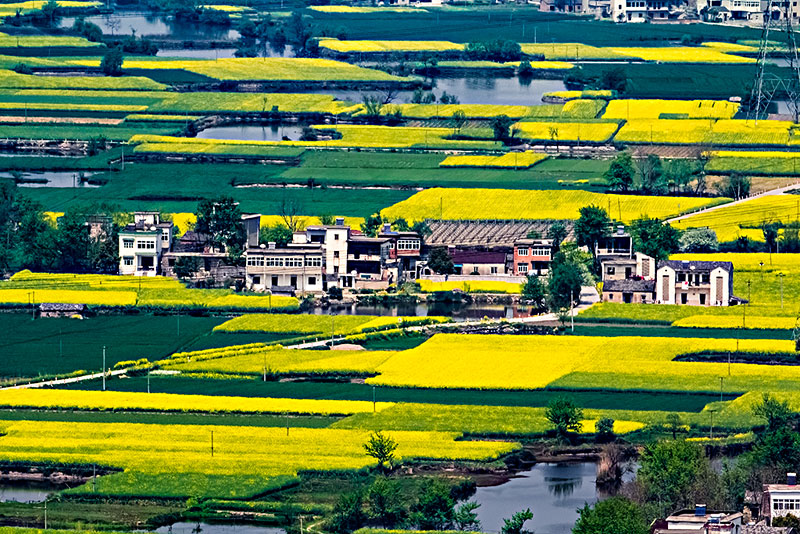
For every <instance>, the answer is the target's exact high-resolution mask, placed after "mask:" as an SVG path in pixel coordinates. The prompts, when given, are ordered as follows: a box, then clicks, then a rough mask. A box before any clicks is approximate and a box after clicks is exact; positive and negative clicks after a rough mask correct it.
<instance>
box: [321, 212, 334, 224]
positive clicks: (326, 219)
mask: <svg viewBox="0 0 800 534" xmlns="http://www.w3.org/2000/svg"><path fill="white" fill-rule="evenodd" d="M335 222H336V217H334V216H333V215H331V214H330V213H323V214H322V215H320V216H319V223H320V224H321V225H323V226H331V225H333V223H335Z"/></svg>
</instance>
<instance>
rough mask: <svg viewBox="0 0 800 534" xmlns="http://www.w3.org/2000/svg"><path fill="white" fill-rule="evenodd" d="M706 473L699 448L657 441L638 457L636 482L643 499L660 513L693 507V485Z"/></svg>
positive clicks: (706, 468) (687, 444)
mask: <svg viewBox="0 0 800 534" xmlns="http://www.w3.org/2000/svg"><path fill="white" fill-rule="evenodd" d="M707 470H710V465H709V463H708V459H707V458H706V457H705V456H704V455H703V449H702V448H701V447H700V446H699V445H698V444H696V443H691V442H688V441H659V442H657V443H651V444H650V445H647V446H646V447H645V448H644V450H643V451H642V454H641V456H640V467H639V471H638V472H637V475H636V479H637V482H638V483H639V484H641V487H642V490H643V492H644V496H645V499H646V500H647V501H648V502H651V503H653V504H654V505H655V506H656V507H657V509H658V510H657V512H658V513H661V514H664V513H668V512H670V511H672V510H675V509H677V508H681V507H685V506H693V505H694V503H695V502H705V501H695V500H694V498H695V497H694V489H695V482H696V480H697V479H698V478H699V476H700V474H701V472H702V471H707ZM707 504H710V503H707Z"/></svg>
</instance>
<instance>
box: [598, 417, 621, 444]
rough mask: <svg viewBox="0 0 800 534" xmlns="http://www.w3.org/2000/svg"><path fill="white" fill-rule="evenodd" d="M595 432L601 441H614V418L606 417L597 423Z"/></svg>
mask: <svg viewBox="0 0 800 534" xmlns="http://www.w3.org/2000/svg"><path fill="white" fill-rule="evenodd" d="M595 432H596V434H597V441H598V442H599V443H608V442H610V441H614V438H615V437H616V436H615V435H614V420H613V419H610V418H608V417H604V418H602V419H600V420H599V421H597V423H596V424H595Z"/></svg>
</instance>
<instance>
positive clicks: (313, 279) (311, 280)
mask: <svg viewBox="0 0 800 534" xmlns="http://www.w3.org/2000/svg"><path fill="white" fill-rule="evenodd" d="M308 285H310V286H315V285H317V277H316V276H309V277H308Z"/></svg>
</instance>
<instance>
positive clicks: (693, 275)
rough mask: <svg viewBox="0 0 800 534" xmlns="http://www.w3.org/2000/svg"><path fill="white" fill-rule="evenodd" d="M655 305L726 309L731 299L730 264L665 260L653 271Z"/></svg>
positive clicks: (731, 278) (731, 269)
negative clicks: (685, 305)
mask: <svg viewBox="0 0 800 534" xmlns="http://www.w3.org/2000/svg"><path fill="white" fill-rule="evenodd" d="M655 299H656V302H658V303H660V304H688V305H691V306H728V305H729V304H730V303H731V301H732V300H733V299H734V296H733V264H732V263H731V262H729V261H680V260H665V261H661V262H659V263H658V270H657V271H656V296H655Z"/></svg>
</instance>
